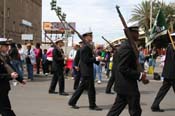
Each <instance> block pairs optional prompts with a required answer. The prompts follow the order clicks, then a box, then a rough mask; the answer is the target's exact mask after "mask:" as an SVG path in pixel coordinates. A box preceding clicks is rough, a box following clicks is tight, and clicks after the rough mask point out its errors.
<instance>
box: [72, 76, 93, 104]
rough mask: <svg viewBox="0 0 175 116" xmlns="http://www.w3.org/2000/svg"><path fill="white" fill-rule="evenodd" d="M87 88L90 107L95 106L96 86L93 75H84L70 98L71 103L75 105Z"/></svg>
mask: <svg viewBox="0 0 175 116" xmlns="http://www.w3.org/2000/svg"><path fill="white" fill-rule="evenodd" d="M85 89H87V91H88V98H89V107H95V106H96V104H95V100H96V96H95V94H96V92H95V86H94V79H93V78H92V77H82V81H81V83H80V85H79V86H78V88H77V89H76V91H75V92H74V93H73V95H72V97H71V99H70V100H69V105H75V104H76V103H77V101H78V99H79V98H80V96H81V94H82V93H83V91H84V90H85Z"/></svg>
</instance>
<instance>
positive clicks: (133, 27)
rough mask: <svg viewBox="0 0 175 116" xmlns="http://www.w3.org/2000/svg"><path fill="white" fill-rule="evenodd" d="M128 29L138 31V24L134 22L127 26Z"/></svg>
mask: <svg viewBox="0 0 175 116" xmlns="http://www.w3.org/2000/svg"><path fill="white" fill-rule="evenodd" d="M128 29H129V30H130V31H139V25H138V24H137V23H136V24H133V25H131V26H128Z"/></svg>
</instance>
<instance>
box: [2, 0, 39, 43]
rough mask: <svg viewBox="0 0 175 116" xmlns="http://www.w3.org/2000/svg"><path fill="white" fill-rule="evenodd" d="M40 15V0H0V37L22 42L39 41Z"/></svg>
mask: <svg viewBox="0 0 175 116" xmlns="http://www.w3.org/2000/svg"><path fill="white" fill-rule="evenodd" d="M4 11H5V12H4ZM41 15H42V0H0V37H4V35H5V37H6V38H12V39H13V40H14V42H17V43H22V44H24V43H27V42H29V41H30V42H31V43H36V42H41V40H42V38H41V36H42V33H41V32H42V31H41V29H42V28H41V24H42V20H41V18H42V16H41Z"/></svg>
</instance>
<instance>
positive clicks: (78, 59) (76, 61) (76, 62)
mask: <svg viewBox="0 0 175 116" xmlns="http://www.w3.org/2000/svg"><path fill="white" fill-rule="evenodd" d="M79 63H80V49H78V50H77V53H76V55H75V59H74V66H78V67H79Z"/></svg>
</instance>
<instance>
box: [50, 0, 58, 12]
mask: <svg viewBox="0 0 175 116" xmlns="http://www.w3.org/2000/svg"><path fill="white" fill-rule="evenodd" d="M56 4H57V1H56V0H52V2H51V3H50V5H51V10H56Z"/></svg>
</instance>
